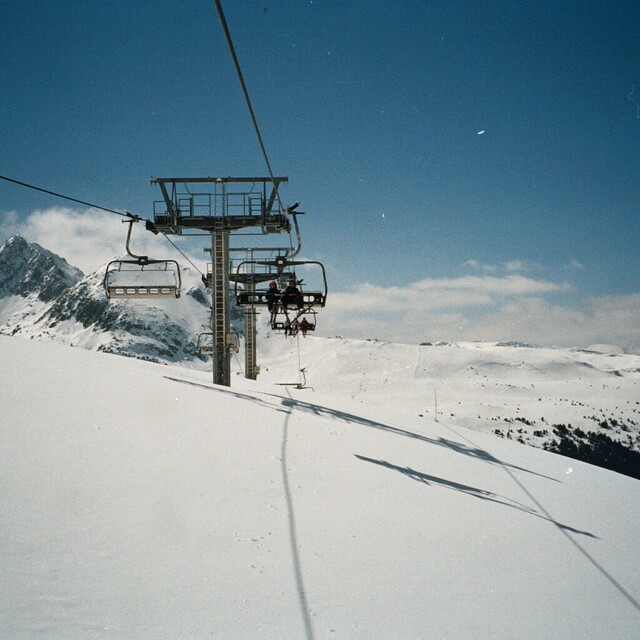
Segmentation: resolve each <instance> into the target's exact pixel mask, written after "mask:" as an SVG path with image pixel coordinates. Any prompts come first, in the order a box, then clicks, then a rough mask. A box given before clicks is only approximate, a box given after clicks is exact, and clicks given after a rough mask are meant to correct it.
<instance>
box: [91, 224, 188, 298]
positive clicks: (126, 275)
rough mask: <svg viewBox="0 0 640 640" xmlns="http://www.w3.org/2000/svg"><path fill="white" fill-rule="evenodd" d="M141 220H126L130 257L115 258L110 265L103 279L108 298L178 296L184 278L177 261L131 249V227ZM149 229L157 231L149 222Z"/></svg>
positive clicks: (127, 246)
mask: <svg viewBox="0 0 640 640" xmlns="http://www.w3.org/2000/svg"><path fill="white" fill-rule="evenodd" d="M139 220H140V218H138V217H137V216H131V217H130V219H129V220H125V221H124V222H125V223H126V224H128V225H129V229H128V231H127V243H126V251H127V255H129V256H130V258H120V259H118V260H112V261H111V262H109V264H107V268H106V270H105V274H104V280H103V286H104V290H105V292H106V294H107V298H109V299H111V298H125V299H133V298H137V299H145V298H179V297H180V289H181V286H182V279H181V276H180V267H179V265H178V263H177V262H176V261H175V260H155V259H152V258H149V257H148V256H138V255H135V254H134V253H132V252H131V250H130V248H129V243H130V241H131V230H132V228H133V223H134V222H138V221H139ZM147 229H148V230H149V231H153V232H154V233H157V231H156V230H155V228H154V227H153V225H152V224H151V223H149V222H147Z"/></svg>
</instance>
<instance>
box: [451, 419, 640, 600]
mask: <svg viewBox="0 0 640 640" xmlns="http://www.w3.org/2000/svg"><path fill="white" fill-rule="evenodd" d="M444 426H445V427H447V429H449V430H450V431H451V432H452V433H455V434H456V435H457V436H458V437H459V438H462V439H463V440H466V441H467V442H468V443H469V444H471V445H473V442H472V441H471V440H469V439H468V438H466V437H465V436H463V435H461V434H459V433H458V432H457V431H456V430H455V429H453V427H451V426H449V425H447V424H445V425H444ZM504 471H505V473H507V474H508V475H509V477H510V478H511V479H512V480H513V482H514V483H515V484H516V485H517V486H518V487H520V489H522V491H523V492H524V493H525V494H526V495H527V496H528V497H529V499H530V500H531V501H532V502H533V503H534V504H535V505H536V507H538V509H539V510H540V512H541V513H542V514H544V518H545V520H548V521H549V522H551V523H553V524H554V525H555V526H556V527H558V530H559V531H560V533H561V534H562V535H563V536H564V537H565V538H566V539H567V540H568V541H569V542H570V543H571V544H572V545H573V546H574V547H575V548H576V550H577V551H578V552H579V553H581V554H582V555H583V556H584V557H585V558H586V559H587V560H588V561H589V562H590V563H591V565H592V566H593V567H594V568H595V569H597V570H598V571H599V572H600V573H601V574H602V576H603V577H604V578H605V579H606V580H607V581H608V582H609V583H610V584H611V585H612V586H613V587H614V589H616V590H617V591H618V593H619V594H620V595H621V596H622V597H623V598H625V599H626V600H627V601H628V602H629V603H630V604H631V606H632V607H634V608H635V609H636V611H637V612H640V602H638V601H637V600H636V599H635V598H634V597H633V596H632V595H631V593H629V591H627V590H626V589H625V588H624V586H623V585H622V584H621V583H620V582H618V580H616V578H615V577H614V576H613V575H612V574H611V573H609V572H608V571H607V569H605V567H604V566H603V565H602V564H600V563H599V562H598V561H597V560H596V559H595V558H594V557H593V556H592V555H591V554H590V553H589V552H588V551H587V550H586V549H585V548H584V547H583V546H582V545H581V544H580V543H579V542H578V541H577V540H574V539H573V538H572V537H571V535H570V534H571V533H580V532H579V531H576V530H575V529H571V528H566V527H563V526H561V525H560V524H559V523H558V522H557V521H556V520H554V519H553V517H552V516H551V514H550V513H549V512H548V511H547V509H546V508H545V507H544V505H543V504H542V503H541V502H540V501H539V500H538V499H537V498H536V497H535V496H534V495H533V493H531V491H529V489H528V488H527V487H526V486H525V485H524V483H523V482H521V481H520V480H519V479H518V478H517V477H516V476H515V474H514V473H513V472H512V471H511V470H510V469H509V468H507V467H504ZM541 517H543V516H541ZM591 537H594V538H596V539H598V540H599V539H600V538H598V537H597V536H591Z"/></svg>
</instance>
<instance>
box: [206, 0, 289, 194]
mask: <svg viewBox="0 0 640 640" xmlns="http://www.w3.org/2000/svg"><path fill="white" fill-rule="evenodd" d="M215 3H216V8H217V9H218V15H219V16H220V22H221V23H222V29H223V30H224V35H225V37H226V39H227V46H228V47H229V52H230V53H231V58H232V59H233V65H234V66H235V68H236V74H237V76H238V80H239V81H240V86H241V87H242V93H244V99H245V101H246V103H247V107H248V108H249V114H250V116H251V121H252V122H253V128H254V129H255V131H256V135H257V136H258V142H259V143H260V149H261V150H262V155H263V157H264V161H265V162H266V164H267V170H268V171H269V177H270V178H271V180H273V179H274V176H273V171H272V169H271V163H270V162H269V156H268V155H267V150H266V148H265V146H264V142H263V141H262V135H261V134H260V127H259V126H258V120H257V119H256V114H255V112H254V110H253V106H252V104H251V98H250V97H249V91H248V90H247V85H246V84H245V81H244V76H243V75H242V69H241V68H240V62H239V61H238V56H237V55H236V50H235V47H234V46H233V40H232V39H231V32H230V31H229V26H228V25H227V20H226V18H225V17H224V11H223V10H222V4H221V3H220V0H215ZM277 197H278V200H280V194H278V196H277ZM281 204H282V203H281Z"/></svg>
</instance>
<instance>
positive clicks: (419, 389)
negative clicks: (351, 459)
mask: <svg viewBox="0 0 640 640" xmlns="http://www.w3.org/2000/svg"><path fill="white" fill-rule="evenodd" d="M284 343H285V346H284V347H283V339H282V338H281V337H274V336H271V337H268V336H266V337H265V339H263V340H262V341H261V342H260V349H261V353H260V356H261V357H260V362H261V363H262V365H263V373H262V375H261V378H263V379H265V380H266V381H270V382H288V381H292V380H293V381H296V380H297V379H298V375H297V371H298V367H297V366H296V365H297V362H298V361H297V357H298V345H300V365H301V366H302V367H304V368H305V369H306V370H307V371H306V377H307V382H308V384H309V385H311V386H313V388H314V389H315V390H316V391H318V392H322V393H327V394H331V395H332V396H334V397H338V398H344V399H349V400H355V401H358V402H361V403H363V404H367V405H374V406H378V407H388V406H390V405H392V406H393V409H394V411H395V412H396V413H397V414H398V415H402V416H405V415H406V416H412V417H416V416H422V417H425V418H427V417H429V418H431V419H436V418H437V420H438V421H441V422H454V423H455V424H457V425H461V426H465V427H468V428H470V429H474V430H478V431H483V432H491V433H498V434H499V435H502V436H505V437H509V438H512V439H514V440H518V441H520V442H523V443H527V444H530V445H533V446H536V447H542V446H544V445H545V443H547V444H548V443H551V442H553V441H554V440H557V436H556V434H555V433H554V429H556V428H555V427H554V425H571V426H572V427H573V428H575V429H582V430H583V431H584V432H590V431H593V432H598V433H605V434H608V436H609V437H611V438H612V439H614V440H617V441H620V442H622V443H624V444H625V446H627V447H629V448H630V449H632V450H635V451H640V356H638V355H631V354H620V353H613V354H611V353H605V354H602V353H595V352H592V351H585V350H578V349H545V348H540V347H525V346H515V345H505V346H503V345H501V344H499V343H498V344H496V343H487V342H482V343H445V344H440V345H429V346H419V345H403V344H393V343H385V342H377V341H367V340H347V339H342V338H340V339H338V338H334V339H323V338H316V337H312V336H307V337H306V338H304V339H300V340H298V341H295V340H292V339H289V340H288V341H284ZM556 430H557V429H556Z"/></svg>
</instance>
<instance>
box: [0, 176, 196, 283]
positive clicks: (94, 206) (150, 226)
mask: <svg viewBox="0 0 640 640" xmlns="http://www.w3.org/2000/svg"><path fill="white" fill-rule="evenodd" d="M0 180H6V181H7V182H12V183H13V184H17V185H19V186H21V187H26V188H27V189H33V190H34V191H40V192H41V193H46V194H48V195H50V196H55V197H56V198H62V199H63V200H69V201H70V202H76V203H78V204H82V205H84V206H86V207H91V208H92V209H99V210H100V211H106V212H107V213H114V214H115V215H117V216H121V217H123V218H129V220H131V221H133V222H144V223H145V226H146V229H147V231H151V232H152V233H154V234H155V235H157V234H158V233H161V234H162V237H163V238H164V239H165V240H166V241H167V242H168V243H169V244H170V245H171V246H172V247H173V248H174V249H175V250H176V251H177V252H178V253H179V254H180V255H181V256H182V257H183V258H184V259H185V260H186V261H187V262H188V263H189V264H190V265H191V266H192V267H193V268H194V269H195V270H196V271H197V272H198V273H199V274H200V275H201V276H202V277H203V278H204V277H205V274H204V273H203V272H202V271H201V270H200V269H199V268H198V266H197V265H196V264H194V262H193V261H192V260H191V258H189V256H187V255H186V254H185V253H184V251H182V250H181V249H180V248H179V247H178V246H177V245H176V243H175V242H173V240H171V238H169V237H168V236H167V234H166V233H164V232H163V231H160V230H159V229H157V228H156V226H155V224H154V223H153V222H151V220H147V219H146V218H143V217H141V216H139V215H137V214H135V213H130V212H129V211H124V212H123V211H116V210H115V209H110V208H109V207H103V206H102V205H99V204H94V203H93V202H87V201H86V200H79V199H78V198H72V197H71V196H65V195H64V194H63V193H58V192H57V191H51V190H50V189H44V188H42V187H37V186H36V185H34V184H29V183H28V182H22V181H20V180H15V179H14V178H9V177H8V176H0ZM123 222H128V220H123Z"/></svg>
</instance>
